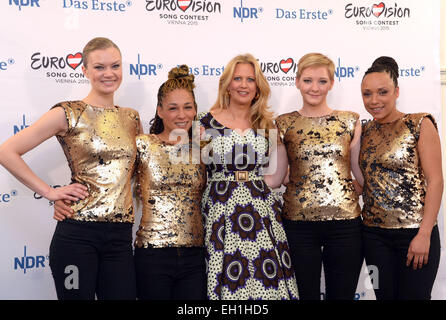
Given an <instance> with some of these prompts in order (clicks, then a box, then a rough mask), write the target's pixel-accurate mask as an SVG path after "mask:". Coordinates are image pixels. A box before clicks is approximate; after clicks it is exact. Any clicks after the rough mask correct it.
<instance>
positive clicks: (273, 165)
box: [264, 143, 288, 189]
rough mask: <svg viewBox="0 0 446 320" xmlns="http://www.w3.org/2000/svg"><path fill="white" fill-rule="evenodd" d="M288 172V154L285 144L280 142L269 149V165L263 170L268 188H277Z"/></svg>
mask: <svg viewBox="0 0 446 320" xmlns="http://www.w3.org/2000/svg"><path fill="white" fill-rule="evenodd" d="M287 172H288V156H287V152H286V148H285V145H284V144H282V143H280V144H278V145H277V147H276V148H273V149H272V150H271V156H270V158H269V166H268V168H267V169H266V170H265V175H264V178H265V182H266V184H267V185H268V186H269V187H270V188H273V189H275V188H278V187H280V186H281V185H282V183H283V180H284V179H285V176H286V175H287Z"/></svg>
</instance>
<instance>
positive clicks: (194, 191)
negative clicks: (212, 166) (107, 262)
mask: <svg viewBox="0 0 446 320" xmlns="http://www.w3.org/2000/svg"><path fill="white" fill-rule="evenodd" d="M136 144H137V148H138V154H139V156H138V158H139V163H138V172H137V174H138V180H139V185H140V188H141V194H142V203H143V208H142V217H141V222H140V225H139V228H138V231H137V232H136V240H135V247H138V248H141V247H144V248H147V247H153V248H163V247H197V246H198V247H201V246H203V237H204V228H203V221H202V215H201V198H202V194H203V189H204V187H205V185H206V171H205V166H204V165H203V164H202V163H200V162H198V163H196V162H197V161H192V152H189V151H191V150H190V146H189V145H183V146H182V148H181V149H178V146H175V145H169V144H166V143H164V142H162V141H161V140H160V139H159V138H158V137H157V136H156V135H152V134H151V135H138V136H137V139H136ZM179 150H182V152H183V153H181V152H180V151H179ZM172 157H173V158H172ZM172 159H175V160H174V161H173V160H172Z"/></svg>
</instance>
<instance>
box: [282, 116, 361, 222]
mask: <svg viewBox="0 0 446 320" xmlns="http://www.w3.org/2000/svg"><path fill="white" fill-rule="evenodd" d="M358 119H359V115H358V114H357V113H354V112H348V111H336V110H335V111H333V112H332V113H331V114H330V115H327V116H322V117H305V116H302V115H301V114H300V113H299V112H297V111H294V112H291V113H286V114H283V115H281V116H279V117H278V118H277V120H276V124H277V127H278V129H279V134H280V137H281V139H282V142H283V143H284V144H285V147H286V150H287V154H288V161H289V164H290V179H289V180H290V181H289V183H288V184H287V185H286V191H285V194H284V196H283V199H284V207H283V214H284V218H285V219H289V220H301V221H327V220H348V219H354V218H357V217H359V216H360V214H361V208H360V207H359V203H358V195H357V194H356V193H355V189H354V186H353V180H352V175H351V170H350V143H351V141H352V139H353V136H354V131H355V125H356V121H357V120H358Z"/></svg>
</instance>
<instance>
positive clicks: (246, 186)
mask: <svg viewBox="0 0 446 320" xmlns="http://www.w3.org/2000/svg"><path fill="white" fill-rule="evenodd" d="M269 94H270V88H269V85H268V82H267V80H266V78H265V77H264V75H263V74H262V72H261V70H260V67H259V64H258V62H257V61H256V59H255V58H254V57H253V56H252V55H250V54H246V55H239V56H236V57H235V58H233V59H232V60H231V61H230V62H229V64H228V65H227V66H226V67H225V70H224V72H223V75H222V76H221V78H220V82H219V92H218V99H217V102H216V103H215V104H214V106H213V107H212V108H211V110H210V112H208V113H201V114H200V115H199V120H200V122H201V123H200V124H201V125H202V126H203V127H204V129H205V130H206V132H205V135H206V137H207V138H208V139H209V140H210V142H209V144H208V147H207V148H208V149H207V151H208V158H207V160H206V158H205V161H207V173H208V180H207V187H206V190H205V193H204V195H203V200H202V212H203V215H204V218H205V245H206V247H207V256H206V262H207V280H208V292H207V294H208V298H209V299H225V300H228V299H243V300H245V299H296V298H297V296H298V293H297V286H296V282H295V277H294V271H293V268H292V266H291V259H290V255H289V250H288V243H287V239H286V235H285V232H284V230H283V227H282V222H281V217H280V214H281V206H280V202H279V201H278V200H277V199H276V197H275V195H274V193H273V192H272V190H271V189H270V187H269V186H268V185H267V184H266V183H265V180H266V181H268V182H269V183H271V184H272V185H274V183H275V182H274V181H273V180H274V179H271V178H274V177H275V175H266V176H265V179H264V173H265V172H263V171H262V168H263V167H264V166H265V163H266V162H267V161H268V157H267V155H268V153H271V154H273V153H274V154H277V152H279V153H280V152H282V153H283V152H284V148H283V146H279V147H278V148H274V146H272V145H274V144H275V143H271V144H270V143H269V140H270V141H271V140H272V141H273V142H276V141H277V139H274V137H277V135H274V132H273V130H271V129H275V126H274V123H273V119H272V112H271V111H270V110H269V108H268V106H267V104H266V103H267V99H268V97H269ZM268 138H269V140H268ZM205 151H206V150H204V153H206V152H205ZM272 158H273V157H272ZM280 158H281V159H283V158H284V157H283V154H282V157H279V159H280ZM285 158H286V157H285ZM271 162H273V163H274V161H271ZM270 167H271V166H270ZM285 172H286V170H285ZM285 172H276V175H277V176H282V177H283V176H284V175H285Z"/></svg>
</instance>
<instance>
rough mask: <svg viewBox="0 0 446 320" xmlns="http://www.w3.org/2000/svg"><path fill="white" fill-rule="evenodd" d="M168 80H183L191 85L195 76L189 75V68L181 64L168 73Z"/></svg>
mask: <svg viewBox="0 0 446 320" xmlns="http://www.w3.org/2000/svg"><path fill="white" fill-rule="evenodd" d="M168 79H185V80H187V81H190V82H192V83H193V82H194V79H195V76H194V75H193V74H190V73H189V67H188V66H187V65H185V64H182V65H181V66H179V67H176V68H172V70H170V71H169V76H168Z"/></svg>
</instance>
